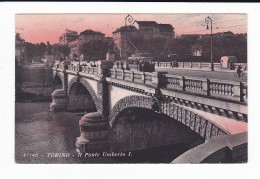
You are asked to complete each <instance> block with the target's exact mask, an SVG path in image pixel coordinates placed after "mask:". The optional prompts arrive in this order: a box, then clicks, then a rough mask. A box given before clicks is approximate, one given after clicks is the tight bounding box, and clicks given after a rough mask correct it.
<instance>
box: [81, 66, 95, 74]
mask: <svg viewBox="0 0 260 179" xmlns="http://www.w3.org/2000/svg"><path fill="white" fill-rule="evenodd" d="M82 72H84V73H87V74H95V75H97V74H98V68H97V67H89V66H82Z"/></svg>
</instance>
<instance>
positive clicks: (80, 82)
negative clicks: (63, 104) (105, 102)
mask: <svg viewBox="0 0 260 179" xmlns="http://www.w3.org/2000/svg"><path fill="white" fill-rule="evenodd" d="M68 98H69V106H68V109H69V110H87V111H88V112H90V111H97V106H98V104H97V96H96V94H95V91H94V90H93V88H92V87H91V86H90V84H89V83H88V82H87V81H86V80H85V79H82V78H81V79H78V78H77V77H74V78H72V79H71V80H70V82H69V84H68Z"/></svg>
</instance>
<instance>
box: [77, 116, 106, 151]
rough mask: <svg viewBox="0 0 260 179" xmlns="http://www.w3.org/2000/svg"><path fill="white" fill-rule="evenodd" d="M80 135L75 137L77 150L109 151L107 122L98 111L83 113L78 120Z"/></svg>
mask: <svg viewBox="0 0 260 179" xmlns="http://www.w3.org/2000/svg"><path fill="white" fill-rule="evenodd" d="M79 126H80V137H78V138H77V139H76V148H77V151H78V152H81V153H86V152H98V151H109V150H110V142H109V123H108V121H107V120H104V119H103V116H102V114H101V113H100V112H91V113H87V114H85V115H84V116H83V117H82V118H81V119H80V121H79Z"/></svg>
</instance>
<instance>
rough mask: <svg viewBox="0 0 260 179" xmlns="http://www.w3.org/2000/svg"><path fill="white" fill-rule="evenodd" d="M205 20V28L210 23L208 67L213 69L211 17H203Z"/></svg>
mask: <svg viewBox="0 0 260 179" xmlns="http://www.w3.org/2000/svg"><path fill="white" fill-rule="evenodd" d="M205 22H206V23H207V29H209V23H210V31H211V33H210V68H211V71H214V64H213V54H212V19H211V18H210V17H209V16H208V17H206V19H205Z"/></svg>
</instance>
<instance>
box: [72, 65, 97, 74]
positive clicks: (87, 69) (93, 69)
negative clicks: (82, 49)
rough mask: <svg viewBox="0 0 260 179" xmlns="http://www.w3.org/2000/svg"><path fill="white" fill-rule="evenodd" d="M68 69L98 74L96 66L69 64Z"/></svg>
mask: <svg viewBox="0 0 260 179" xmlns="http://www.w3.org/2000/svg"><path fill="white" fill-rule="evenodd" d="M68 70H70V71H75V72H83V73H87V74H95V75H97V74H98V68H97V67H89V66H82V65H80V66H78V65H69V66H68Z"/></svg>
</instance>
